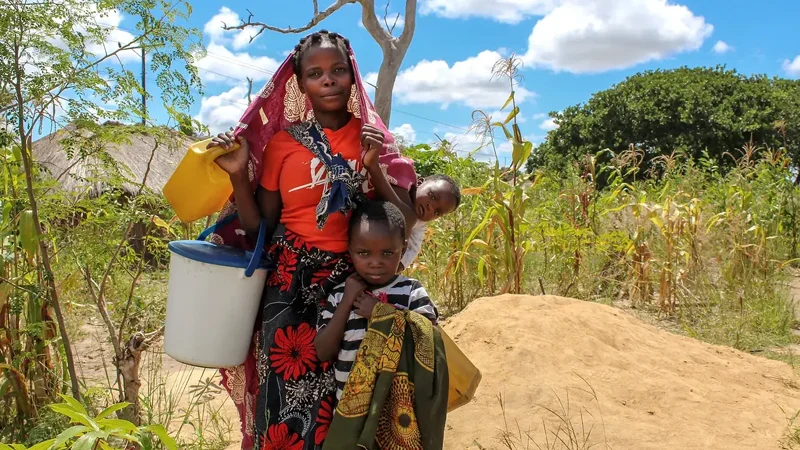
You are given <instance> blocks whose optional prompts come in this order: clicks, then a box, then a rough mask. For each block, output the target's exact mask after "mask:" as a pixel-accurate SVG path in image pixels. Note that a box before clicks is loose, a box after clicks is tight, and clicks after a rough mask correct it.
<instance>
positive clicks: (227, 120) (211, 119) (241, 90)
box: [194, 85, 247, 134]
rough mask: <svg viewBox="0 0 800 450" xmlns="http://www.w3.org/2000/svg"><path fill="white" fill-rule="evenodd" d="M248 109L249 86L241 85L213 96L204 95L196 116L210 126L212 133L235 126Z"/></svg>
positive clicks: (199, 120) (196, 118)
mask: <svg viewBox="0 0 800 450" xmlns="http://www.w3.org/2000/svg"><path fill="white" fill-rule="evenodd" d="M245 109H247V86H245V85H239V86H235V87H233V88H232V89H231V90H229V91H226V92H223V93H221V94H219V95H213V96H211V97H203V99H202V100H201V102H200V112H199V113H197V115H196V116H195V117H194V119H195V120H197V121H198V122H200V123H202V124H205V125H207V126H208V128H209V131H210V132H211V133H212V134H216V133H220V132H223V131H226V130H228V129H229V128H230V127H233V126H235V125H236V124H237V123H238V122H239V119H240V118H241V117H242V114H244V110H245Z"/></svg>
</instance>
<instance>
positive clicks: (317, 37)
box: [293, 30, 353, 78]
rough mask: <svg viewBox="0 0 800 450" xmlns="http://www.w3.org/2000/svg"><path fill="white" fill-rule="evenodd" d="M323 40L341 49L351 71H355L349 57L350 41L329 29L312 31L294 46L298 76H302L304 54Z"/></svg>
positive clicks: (295, 66)
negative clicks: (301, 64) (301, 63)
mask: <svg viewBox="0 0 800 450" xmlns="http://www.w3.org/2000/svg"><path fill="white" fill-rule="evenodd" d="M323 42H327V43H330V44H331V45H333V46H334V47H336V48H337V49H339V50H340V51H341V52H342V54H344V56H345V58H346V59H347V64H348V65H349V66H350V71H351V72H352V71H353V67H352V64H351V63H350V58H349V54H350V41H349V40H348V39H345V37H344V36H342V35H341V34H339V33H331V32H329V31H328V30H319V31H317V32H316V33H312V34H311V35H309V36H306V37H304V38H303V39H300V43H299V44H297V45H296V46H295V47H294V61H293V62H294V73H295V75H297V78H301V77H302V72H301V70H302V69H301V67H300V62H301V61H302V60H303V56H304V55H305V53H306V51H307V50H308V49H310V48H313V47H319V46H320V45H322V43H323Z"/></svg>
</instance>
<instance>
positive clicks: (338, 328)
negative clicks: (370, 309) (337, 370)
mask: <svg viewBox="0 0 800 450" xmlns="http://www.w3.org/2000/svg"><path fill="white" fill-rule="evenodd" d="M365 287H366V285H365V284H364V282H363V281H362V280H361V277H359V276H358V275H356V274H353V275H350V277H348V278H347V281H346V282H345V288H344V293H341V294H331V295H330V296H328V304H327V305H325V310H324V311H323V312H322V319H321V320H320V323H319V325H318V326H317V337H316V338H314V349H315V350H316V351H317V358H319V360H320V361H323V362H324V361H331V360H333V359H335V358H336V354H337V353H339V348H340V347H341V345H342V339H343V338H344V332H345V328H346V327H347V319H348V318H349V317H350V311H352V310H353V301H354V300H355V299H356V297H357V296H358V294H360V293H361V292H364V288H365Z"/></svg>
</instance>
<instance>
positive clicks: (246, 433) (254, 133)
mask: <svg viewBox="0 0 800 450" xmlns="http://www.w3.org/2000/svg"><path fill="white" fill-rule="evenodd" d="M349 57H350V62H351V65H352V68H353V74H354V77H353V78H354V85H353V89H352V94H351V97H350V100H349V102H348V111H349V112H350V113H352V114H353V115H354V116H355V117H357V118H359V119H361V121H362V124H370V125H372V126H375V127H377V128H378V129H380V130H381V131H383V133H384V137H385V140H384V147H383V149H382V153H381V155H380V166H381V169H382V170H383V171H384V173H385V174H386V175H387V178H388V180H389V182H390V183H391V184H394V185H396V186H399V187H402V188H404V189H409V190H410V189H411V187H412V186H414V184H415V183H416V180H417V177H416V173H415V172H414V165H413V161H411V160H410V159H407V158H405V157H403V156H402V155H401V154H400V153H399V151H398V149H397V146H396V144H395V141H394V138H393V137H392V135H391V133H389V131H388V129H387V128H386V126H385V125H384V124H383V122H382V121H381V119H380V117H379V116H378V115H377V113H376V112H375V107H374V106H373V104H372V102H371V101H370V99H369V97H368V95H367V93H366V90H365V88H364V84H363V82H362V79H361V75H360V74H359V71H358V65H357V63H356V59H355V54H354V53H353V52H352V49H351V50H350V54H349ZM293 59H294V52H292V53H291V54H290V55H289V56H288V57H287V59H286V60H285V61H284V62H283V64H281V66H280V68H279V69H278V71H277V72H275V75H274V76H273V77H272V79H271V80H270V81H269V82H268V83H267V84H266V85H265V86H264V88H263V89H262V90H261V91H260V92H259V94H258V96H257V97H256V99H255V100H254V101H253V102H252V103H251V104H250V106H249V107H248V108H247V110H246V111H245V112H244V114H243V115H242V118H241V119H240V121H239V124H238V125H237V127H236V129H235V130H234V135H235V136H243V137H244V138H246V139H247V141H248V143H249V144H250V162H249V164H248V173H249V178H250V182H251V186H252V189H253V192H255V190H256V188H257V186H258V180H259V179H260V178H261V173H262V171H263V170H264V167H263V165H262V161H263V153H264V149H265V147H266V145H267V143H268V142H269V140H270V139H271V138H272V136H274V135H275V134H276V133H278V132H280V131H283V130H287V131H288V132H290V134H297V132H299V131H302V130H305V132H307V134H309V135H312V138H313V137H316V138H318V139H314V142H315V144H314V145H315V146H316V143H320V142H322V143H323V146H324V142H325V140H324V133H322V130H321V128H319V124H318V123H317V122H316V120H314V111H313V110H312V109H311V103H310V102H309V101H308V98H307V97H306V96H305V95H304V94H303V93H302V92H301V91H300V87H299V85H298V81H297V77H296V76H295V74H294V63H293ZM315 132H316V133H319V134H321V135H322V136H321V138H320V136H313V135H314V133H315ZM301 143H303V142H301ZM304 145H305V144H304ZM306 146H307V147H308V145H306ZM328 148H330V147H328ZM317 150H319V153H317V152H315V154H316V155H317V156H318V157H321V158H320V159H321V161H322V162H323V163H324V164H325V166H326V167H327V168H330V169H331V170H329V171H328V174H327V176H328V183H327V186H328V189H327V190H326V191H325V192H324V194H323V196H322V198H321V199H320V204H319V206H318V207H317V211H316V215H317V217H316V218H317V224H318V226H320V227H321V226H322V225H324V223H325V219H326V218H327V216H328V214H330V213H333V212H335V211H341V212H342V213H346V212H347V210H349V209H350V208H352V207H353V206H354V201H356V199H355V198H354V197H355V196H354V195H353V192H352V188H351V186H352V183H351V182H350V181H351V180H348V179H347V178H348V176H350V175H348V174H352V171H347V170H340V169H338V168H336V167H339V168H341V163H342V161H339V160H341V159H342V158H341V156H339V155H330V152H328V151H325V149H324V148H318V147H317ZM234 213H236V203H235V200H234V197H233V196H231V198H230V199H229V201H228V203H226V205H225V206H224V207H223V208H222V210H221V211H220V213H219V216H218V218H217V223H218V224H219V227H218V228H217V229H216V230H215V233H213V234H212V235H211V237H210V240H211V242H214V243H216V244H221V245H229V246H233V247H238V248H244V249H252V248H253V246H254V244H255V242H254V240H252V239H250V238H249V237H248V236H247V235H246V233H245V232H244V231H243V230H242V229H241V228H242V227H241V224H240V223H239V220H238V218H236V219H233V220H229V221H227V222H225V223H221V221H223V220H224V219H225V218H226V217H228V216H229V215H231V214H234ZM290 240H292V241H295V240H297V239H290ZM301 242H302V241H301ZM302 245H304V244H302ZM279 247H280V246H279ZM281 249H283V250H286V247H280V248H278V249H277V250H278V251H276V247H275V246H273V249H272V252H271V253H272V256H273V258H280V254H281V253H285V251H281ZM306 250H307V251H311V252H312V253H313V250H315V249H306ZM339 256H341V255H339ZM326 258H328V259H329V258H332V256H330V255H327V256H326ZM323 259H325V258H323ZM336 259H337V261H336V263H337V266H338V265H339V264H340V260H341V258H336ZM348 264H349V262H348ZM326 270H330V269H325V268H322V267H313V268H312V267H309V268H308V269H307V271H309V272H316V273H317V274H319V273H324V272H325V271H326ZM350 270H352V269H351V267H348V268H347V270H346V271H343V272H342V274H344V273H347V272H348V271H350ZM345 276H346V275H345ZM292 278H293V279H294V278H297V277H292ZM309 280H310V281H309ZM341 281H343V280H337V282H336V283H333V285H332V286H330V288H332V287H333V286H335V285H336V284H338V283H339V282H341ZM283 282H285V283H286V282H292V280H284V281H283ZM303 282H304V283H310V284H309V285H307V286H303V288H302V290H303V291H304V292H305V291H308V290H309V289H313V290H318V291H320V293H321V294H324V292H321V291H324V290H325V289H326V288H328V286H327V285H326V286H322V284H321V283H320V279H319V278H318V277H316V276H311V277H309V278H308V279H305V278H304V281H303ZM284 287H285V289H283V291H284V292H285V291H289V290H292V291H294V289H289V286H288V285H287V286H284ZM323 299H324V295H323ZM301 302H302V303H307V302H306V301H305V300H302V299H301ZM262 313H263V311H262ZM308 322H309V323H308V325H309V326H310V327H311V328H314V325H315V323H313V320H309V321H308ZM256 327H257V329H256V330H255V332H254V339H253V343H252V345H251V351H250V354H249V355H248V358H247V360H246V361H245V363H244V364H243V365H241V366H238V367H233V368H229V369H223V370H220V372H221V374H222V384H223V386H224V387H225V389H226V390H227V391H228V393H229V394H230V395H231V398H232V399H233V402H234V404H235V406H236V408H237V409H238V411H239V416H240V420H241V427H242V428H241V429H242V435H243V440H242V448H243V449H251V448H254V446H256V445H257V444H258V445H259V448H271V447H268V446H265V445H263V444H262V443H261V442H258V443H257V441H258V440H259V439H262V440H263V439H266V438H268V437H270V435H273V434H274V436H272V437H276V439H277V438H284V437H286V435H285V434H284V433H283V432H284V431H285V430H283V428H281V427H277V428H275V429H272V430H269V431H268V430H260V431H258V432H256V428H255V422H256V416H257V413H256V403H257V401H256V399H257V394H258V391H259V363H258V361H259V359H258V358H259V357H261V358H262V359H263V355H265V354H266V353H267V352H268V350H267V349H262V348H261V347H262V346H263V345H264V342H269V341H273V339H274V338H275V336H261V333H260V332H259V331H261V327H262V322H261V321H257V322H256ZM298 329H299V328H295V331H297V330H298ZM303 329H304V330H305V327H303ZM262 350H263V351H262ZM261 366H262V371H263V364H262V365H261ZM263 395H264V393H263V392H262V396H263ZM313 415H315V416H316V415H317V412H316V411H315V412H314V414H313ZM262 432H263V433H265V434H264V435H263V436H256V434H257V433H262ZM275 433H277V434H275ZM298 448H300V449H302V448H314V445H313V442H310V443H309V442H308V441H307V440H306V445H305V447H304V446H300V447H298ZM293 449H294V447H293Z"/></svg>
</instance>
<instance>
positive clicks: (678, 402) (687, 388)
mask: <svg viewBox="0 0 800 450" xmlns="http://www.w3.org/2000/svg"><path fill="white" fill-rule="evenodd" d="M445 328H446V330H447V331H448V333H449V334H450V335H451V336H452V337H453V338H454V340H455V341H456V343H457V344H458V345H459V347H460V348H461V349H462V350H463V351H464V352H465V353H466V354H467V355H468V356H469V357H470V359H471V360H472V361H473V362H474V363H475V364H476V365H477V366H478V367H479V368H480V369H481V371H482V373H483V381H482V383H481V385H480V387H479V388H478V392H477V394H476V398H475V400H474V401H473V402H472V403H471V404H469V405H467V406H465V407H463V408H461V409H459V410H457V411H454V412H453V413H452V414H451V415H450V416H449V417H448V421H447V422H448V431H447V439H446V445H445V446H446V448H447V449H465V448H469V449H478V448H487V449H489V448H498V449H499V448H506V447H504V446H503V445H502V444H501V442H500V440H499V439H500V438H501V430H503V429H505V428H506V426H505V423H508V429H509V430H510V431H511V432H512V435H515V436H519V435H520V434H522V436H523V439H522V444H521V445H519V446H517V447H516V448H519V449H522V448H526V446H525V441H526V440H527V439H528V437H527V436H528V435H530V436H531V437H532V438H533V439H535V440H536V441H537V442H538V443H539V445H543V444H544V442H545V437H546V435H547V434H546V433H545V432H544V430H543V425H542V421H543V420H544V421H545V423H547V426H548V429H549V430H551V431H550V433H549V438H550V441H552V440H553V436H552V432H553V431H555V430H556V429H557V427H558V424H559V423H561V424H562V426H563V425H564V423H563V422H560V420H561V419H558V417H557V415H558V416H561V417H566V416H567V415H566V414H564V409H566V408H562V407H561V406H560V405H559V399H560V401H561V402H562V404H564V405H565V406H566V402H567V395H568V396H569V410H570V417H571V418H572V420H573V423H574V425H573V428H575V429H576V430H577V433H576V434H577V435H578V436H581V429H584V430H589V429H590V428H591V430H592V432H591V436H590V438H589V441H590V442H591V443H594V444H606V443H607V444H608V445H609V446H610V447H611V448H614V449H632V450H633V449H636V450H639V449H642V450H643V449H706V450H713V449H720V450H722V449H726V450H729V449H765V450H766V449H778V448H780V446H779V439H780V438H781V436H782V434H783V433H784V431H785V430H786V427H787V415H793V414H794V413H796V412H797V411H799V410H800V380H798V379H797V377H796V374H795V372H794V371H793V370H792V368H791V367H790V366H788V365H787V364H785V363H782V362H777V361H772V360H767V359H765V358H761V357H756V356H752V355H749V354H745V353H742V352H739V351H736V350H733V349H731V348H727V347H719V346H714V345H709V344H705V343H702V342H699V341H696V340H693V339H689V338H686V337H683V336H678V335H675V334H671V333H668V332H666V331H663V330H660V329H658V328H656V327H654V326H651V325H648V324H645V323H643V322H642V321H640V320H638V319H636V318H634V317H633V316H631V315H629V314H627V313H625V312H624V311H621V310H618V309H615V308H612V307H608V306H604V305H599V304H594V303H588V302H582V301H578V300H572V299H566V298H559V297H551V296H543V297H528V296H503V297H496V298H484V299H479V300H476V301H475V302H473V303H472V304H471V305H470V306H469V307H468V308H467V309H466V310H465V311H463V312H462V313H461V314H459V315H457V316H455V317H454V318H453V319H452V320H451V321H450V322H449V323H448V324H447V325H446V327H445ZM584 380H585V382H584ZM587 383H588V386H587ZM589 386H590V388H589ZM590 390H594V392H595V393H596V400H595V399H594V395H591V394H589V393H587V392H586V391H590ZM498 395H502V396H503V399H504V409H505V414H503V411H502V410H501V407H500V401H499V399H498ZM545 408H548V409H549V410H551V411H552V412H550V411H548V409H545ZM581 413H582V415H583V424H584V425H583V427H581V425H580V415H581ZM556 414H557V415H556ZM504 417H505V420H504ZM518 430H522V432H523V433H520V432H519V431H518ZM526 432H528V433H526ZM529 448H535V446H533V445H530V447H529ZM597 448H604V447H603V446H602V445H601V446H600V447H597Z"/></svg>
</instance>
